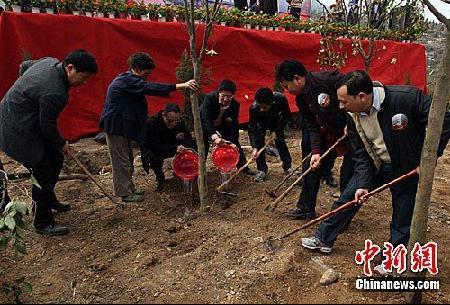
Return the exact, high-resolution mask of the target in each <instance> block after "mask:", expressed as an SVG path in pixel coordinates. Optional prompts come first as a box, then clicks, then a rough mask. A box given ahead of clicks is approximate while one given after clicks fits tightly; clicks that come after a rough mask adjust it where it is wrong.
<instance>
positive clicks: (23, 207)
mask: <svg viewBox="0 0 450 305" xmlns="http://www.w3.org/2000/svg"><path fill="white" fill-rule="evenodd" d="M15 208H16V210H17V211H18V212H19V213H21V214H22V215H26V214H27V212H28V207H27V204H26V202H23V201H17V202H16V204H15Z"/></svg>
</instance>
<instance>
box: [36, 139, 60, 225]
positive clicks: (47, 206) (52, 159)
mask: <svg viewBox="0 0 450 305" xmlns="http://www.w3.org/2000/svg"><path fill="white" fill-rule="evenodd" d="M63 162H64V156H63V154H62V152H60V151H58V150H55V149H53V148H52V147H51V146H50V145H48V144H47V145H45V148H44V156H43V157H42V159H41V161H39V163H38V164H37V165H36V166H35V167H33V168H31V172H32V174H33V176H34V178H35V179H36V181H37V183H38V184H39V186H40V188H39V187H38V186H36V185H33V187H32V199H33V201H34V203H35V210H34V213H35V214H34V226H35V227H37V228H40V227H45V226H47V225H49V224H52V223H53V222H54V218H53V213H52V207H53V205H54V204H56V203H58V199H57V198H56V194H55V185H56V182H58V177H59V173H60V172H61V168H62V165H63Z"/></svg>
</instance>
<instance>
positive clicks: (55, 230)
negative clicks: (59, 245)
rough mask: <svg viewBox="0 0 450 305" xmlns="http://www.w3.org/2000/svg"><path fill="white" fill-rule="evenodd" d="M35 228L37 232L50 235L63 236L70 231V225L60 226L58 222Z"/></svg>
mask: <svg viewBox="0 0 450 305" xmlns="http://www.w3.org/2000/svg"><path fill="white" fill-rule="evenodd" d="M35 229H36V232H37V233H39V234H42V235H48V236H61V235H66V234H68V233H69V232H70V231H69V228H68V227H64V226H59V225H57V224H50V225H47V226H44V227H35Z"/></svg>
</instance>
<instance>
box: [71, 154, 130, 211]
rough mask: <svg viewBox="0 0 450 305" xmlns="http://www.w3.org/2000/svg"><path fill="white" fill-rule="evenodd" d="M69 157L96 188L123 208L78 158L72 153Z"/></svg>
mask: <svg viewBox="0 0 450 305" xmlns="http://www.w3.org/2000/svg"><path fill="white" fill-rule="evenodd" d="M70 157H72V159H73V160H74V161H75V163H76V164H77V165H78V166H79V167H80V168H81V169H82V170H83V171H84V172H85V173H86V175H87V176H88V177H89V178H90V179H91V180H92V181H93V182H94V183H95V185H97V186H98V188H99V189H100V190H101V191H102V192H103V194H105V195H106V196H107V197H108V198H109V199H110V200H111V201H112V202H113V203H114V204H117V205H120V207H121V208H122V209H124V205H123V203H119V202H117V201H116V200H115V199H114V198H113V197H112V196H111V195H110V194H109V193H108V192H107V191H106V190H105V188H104V187H103V186H102V185H101V184H100V183H99V182H98V180H97V179H96V178H95V177H94V175H92V174H91V173H90V172H89V170H88V169H87V168H86V167H85V166H84V164H83V163H82V162H81V161H80V159H78V157H77V156H75V155H74V154H70Z"/></svg>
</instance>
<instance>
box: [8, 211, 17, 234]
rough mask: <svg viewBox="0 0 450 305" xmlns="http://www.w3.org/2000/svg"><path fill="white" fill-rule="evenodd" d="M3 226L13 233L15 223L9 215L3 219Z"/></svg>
mask: <svg viewBox="0 0 450 305" xmlns="http://www.w3.org/2000/svg"><path fill="white" fill-rule="evenodd" d="M5 225H6V226H7V227H8V228H9V229H10V230H11V231H14V228H15V227H16V221H15V220H14V218H12V217H11V216H9V215H6V217H5Z"/></svg>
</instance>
